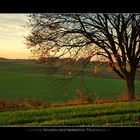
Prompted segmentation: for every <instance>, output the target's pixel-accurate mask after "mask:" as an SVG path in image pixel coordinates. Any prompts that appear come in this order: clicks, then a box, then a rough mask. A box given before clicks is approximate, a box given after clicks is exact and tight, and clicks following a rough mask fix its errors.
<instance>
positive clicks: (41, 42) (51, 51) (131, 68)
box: [27, 13, 140, 100]
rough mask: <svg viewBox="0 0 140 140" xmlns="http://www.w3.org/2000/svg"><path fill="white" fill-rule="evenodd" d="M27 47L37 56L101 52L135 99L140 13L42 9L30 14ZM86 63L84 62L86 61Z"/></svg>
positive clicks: (130, 96) (75, 56) (130, 98)
mask: <svg viewBox="0 0 140 140" xmlns="http://www.w3.org/2000/svg"><path fill="white" fill-rule="evenodd" d="M29 25H30V27H32V31H31V34H30V35H29V36H28V37H27V45H28V48H29V49H31V50H32V52H33V53H35V54H37V55H38V56H40V55H43V56H45V57H50V56H51V57H52V56H58V57H70V58H72V59H73V60H75V59H77V58H80V57H83V56H84V55H86V58H87V62H88V61H90V59H91V58H92V57H94V55H95V54H97V55H99V56H104V57H105V58H106V59H107V60H108V63H109V65H110V67H111V68H112V69H113V70H114V72H115V73H116V74H117V75H118V76H119V77H120V78H121V79H123V80H125V81H126V85H127V96H128V99H129V100H135V84H134V81H135V75H136V70H137V68H138V67H140V64H139V62H140V15H139V14H131V13H125V14H124V13H123V14H120V13H119V14H118V13H115V14H114V13H112V14H107V13H106V14H100V13H99V14H93V13H44V14H43V13H42V14H32V15H30V21H29ZM85 66H86V65H85Z"/></svg>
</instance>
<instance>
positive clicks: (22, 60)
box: [0, 57, 33, 62]
mask: <svg viewBox="0 0 140 140" xmlns="http://www.w3.org/2000/svg"><path fill="white" fill-rule="evenodd" d="M27 61H33V60H32V59H8V58H3V57H0V62H27Z"/></svg>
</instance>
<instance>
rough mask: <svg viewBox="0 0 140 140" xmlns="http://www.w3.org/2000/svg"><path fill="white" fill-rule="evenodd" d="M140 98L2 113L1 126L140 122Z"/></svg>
mask: <svg viewBox="0 0 140 140" xmlns="http://www.w3.org/2000/svg"><path fill="white" fill-rule="evenodd" d="M139 120H140V102H139V101H137V102H131V103H129V102H122V103H109V104H108V103H106V104H94V105H77V106H70V107H57V108H48V109H33V110H22V111H9V112H1V113H0V126H140V121H139Z"/></svg>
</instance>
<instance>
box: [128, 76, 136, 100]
mask: <svg viewBox="0 0 140 140" xmlns="http://www.w3.org/2000/svg"><path fill="white" fill-rule="evenodd" d="M134 81H135V79H134V78H132V77H130V78H128V79H127V80H126V83H127V98H128V100H129V101H134V100H135V83H134Z"/></svg>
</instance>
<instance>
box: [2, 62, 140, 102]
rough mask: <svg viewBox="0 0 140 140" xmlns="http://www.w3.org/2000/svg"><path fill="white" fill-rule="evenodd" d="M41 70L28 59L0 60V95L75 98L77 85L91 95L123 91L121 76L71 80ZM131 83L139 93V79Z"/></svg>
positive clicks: (50, 99) (59, 99)
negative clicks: (24, 60)
mask: <svg viewBox="0 0 140 140" xmlns="http://www.w3.org/2000/svg"><path fill="white" fill-rule="evenodd" d="M44 70H45V69H44V66H43V65H39V64H36V63H34V62H30V61H29V62H28V61H27V62H0V99H11V100H17V99H19V98H20V99H22V98H23V99H25V100H26V99H31V98H32V99H38V100H42V101H47V102H49V103H57V102H58V103H60V102H67V101H69V100H73V99H76V98H78V97H79V94H78V93H77V89H80V91H81V92H82V93H84V94H86V95H88V96H89V97H90V98H92V99H95V98H116V97H119V96H123V95H124V94H125V90H126V89H125V83H124V81H123V80H121V79H117V78H104V77H96V76H94V75H93V76H92V75H91V76H79V77H76V78H75V79H73V80H72V81H71V80H69V78H70V77H69V76H66V75H65V76H64V75H61V74H59V75H53V76H52V75H47V74H45V72H44ZM104 73H105V72H104ZM105 74H106V75H107V73H105ZM105 74H104V75H105ZM66 79H67V80H66ZM135 84H136V94H137V95H139V94H140V93H139V91H140V86H139V85H140V81H139V80H136V83H135Z"/></svg>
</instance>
